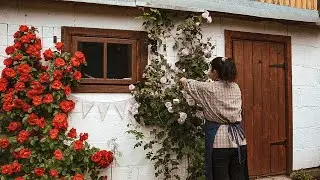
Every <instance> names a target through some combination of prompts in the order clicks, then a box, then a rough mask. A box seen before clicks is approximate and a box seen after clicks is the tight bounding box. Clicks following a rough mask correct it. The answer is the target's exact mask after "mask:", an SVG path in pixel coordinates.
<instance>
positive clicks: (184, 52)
mask: <svg viewBox="0 0 320 180" xmlns="http://www.w3.org/2000/svg"><path fill="white" fill-rule="evenodd" d="M181 53H182V55H183V56H188V55H189V50H188V49H182V51H181Z"/></svg>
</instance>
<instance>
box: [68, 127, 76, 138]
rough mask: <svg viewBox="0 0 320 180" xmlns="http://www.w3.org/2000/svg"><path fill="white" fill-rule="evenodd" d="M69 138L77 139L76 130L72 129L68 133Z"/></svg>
mask: <svg viewBox="0 0 320 180" xmlns="http://www.w3.org/2000/svg"><path fill="white" fill-rule="evenodd" d="M68 137H69V138H76V137H77V130H76V129H74V128H72V129H71V130H70V131H69V133H68Z"/></svg>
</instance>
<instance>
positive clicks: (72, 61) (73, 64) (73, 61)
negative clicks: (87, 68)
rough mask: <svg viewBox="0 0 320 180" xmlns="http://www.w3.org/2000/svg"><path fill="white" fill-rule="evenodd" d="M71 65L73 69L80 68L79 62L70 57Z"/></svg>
mask: <svg viewBox="0 0 320 180" xmlns="http://www.w3.org/2000/svg"><path fill="white" fill-rule="evenodd" d="M71 64H72V66H74V67H79V66H80V61H79V60H78V59H77V58H75V57H72V58H71Z"/></svg>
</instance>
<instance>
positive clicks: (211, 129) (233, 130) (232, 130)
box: [204, 121, 248, 180]
mask: <svg viewBox="0 0 320 180" xmlns="http://www.w3.org/2000/svg"><path fill="white" fill-rule="evenodd" d="M221 125H222V124H220V123H216V122H212V121H206V122H205V125H204V131H205V176H206V180H213V174H212V150H213V143H214V139H215V136H216V134H217V132H218V129H219V127H220V126H221ZM228 125H229V127H228V133H229V136H230V138H231V140H233V141H236V143H237V144H238V155H239V162H240V163H241V153H240V139H239V138H241V139H244V138H245V137H244V130H243V128H242V126H241V124H240V123H235V124H228ZM243 162H244V164H243V165H244V166H245V170H246V172H245V176H248V173H247V161H246V159H245V160H244V161H243Z"/></svg>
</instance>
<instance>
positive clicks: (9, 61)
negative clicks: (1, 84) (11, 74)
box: [3, 58, 13, 67]
mask: <svg viewBox="0 0 320 180" xmlns="http://www.w3.org/2000/svg"><path fill="white" fill-rule="evenodd" d="M3 64H4V65H5V66H7V67H8V66H11V65H12V64H13V59H11V58H7V59H5V60H4V61H3Z"/></svg>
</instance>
